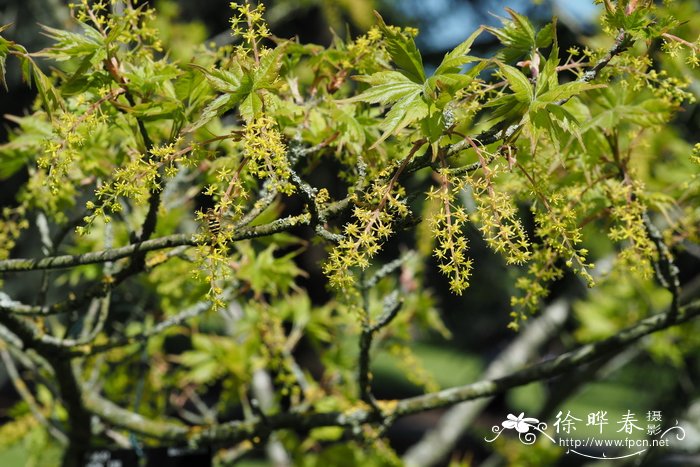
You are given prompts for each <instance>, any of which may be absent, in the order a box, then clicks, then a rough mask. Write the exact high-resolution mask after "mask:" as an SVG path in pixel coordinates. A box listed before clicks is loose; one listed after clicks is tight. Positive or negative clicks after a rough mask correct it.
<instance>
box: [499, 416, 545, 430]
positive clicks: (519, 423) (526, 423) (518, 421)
mask: <svg viewBox="0 0 700 467" xmlns="http://www.w3.org/2000/svg"><path fill="white" fill-rule="evenodd" d="M524 415H525V412H520V415H518V416H517V417H516V416H515V415H513V414H508V417H507V418H508V420H505V421H504V422H503V423H501V425H503V428H506V429H508V430H512V429H513V428H515V429H516V430H517V431H518V433H527V432H528V431H530V427H532V426H537V424H538V423H539V422H540V421H539V420H537V419H536V418H530V417H524Z"/></svg>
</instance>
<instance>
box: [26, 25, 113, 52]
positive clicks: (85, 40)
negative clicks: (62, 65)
mask: <svg viewBox="0 0 700 467" xmlns="http://www.w3.org/2000/svg"><path fill="white" fill-rule="evenodd" d="M80 26H81V27H82V28H83V34H78V33H74V32H69V31H63V30H61V29H54V28H51V27H49V26H44V25H42V26H41V28H42V29H43V30H44V34H45V35H47V36H48V37H50V38H51V39H53V40H54V41H55V42H56V43H55V44H54V45H52V46H51V47H48V48H46V49H44V50H42V51H41V52H39V53H37V54H35V55H38V56H46V57H51V58H53V59H54V60H57V61H61V60H70V59H73V58H80V59H82V58H85V57H92V56H95V55H97V56H98V57H97V58H96V60H98V61H102V60H104V59H105V58H107V47H106V46H105V42H104V38H103V37H102V35H101V34H100V32H99V31H97V30H96V29H94V28H93V27H91V26H89V25H87V24H85V23H80Z"/></svg>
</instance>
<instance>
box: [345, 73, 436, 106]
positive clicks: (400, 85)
mask: <svg viewBox="0 0 700 467" xmlns="http://www.w3.org/2000/svg"><path fill="white" fill-rule="evenodd" d="M355 79H356V80H358V81H362V82H365V83H367V84H369V85H370V86H371V87H370V88H369V89H367V90H366V91H363V92H362V93H360V94H358V95H357V96H354V97H351V98H349V99H343V100H339V101H338V102H340V103H345V102H368V103H370V104H383V105H387V104H390V103H392V102H396V101H397V100H399V99H401V98H402V97H405V96H406V95H408V94H413V93H415V92H420V91H422V90H423V86H422V83H421V84H417V83H414V82H413V81H411V80H410V79H408V78H407V77H406V76H405V75H403V74H401V73H399V72H398V71H380V72H378V73H374V74H372V75H369V76H356V77H355Z"/></svg>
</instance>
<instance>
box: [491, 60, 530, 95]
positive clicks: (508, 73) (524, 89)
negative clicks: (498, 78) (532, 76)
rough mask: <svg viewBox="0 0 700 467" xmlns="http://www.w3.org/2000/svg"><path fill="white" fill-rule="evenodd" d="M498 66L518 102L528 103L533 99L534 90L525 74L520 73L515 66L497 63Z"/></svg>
mask: <svg viewBox="0 0 700 467" xmlns="http://www.w3.org/2000/svg"><path fill="white" fill-rule="evenodd" d="M498 67H499V69H500V71H501V73H502V74H503V77H504V78H505V79H506V80H507V81H508V84H509V85H510V88H511V89H512V90H513V95H514V96H515V98H516V99H517V100H518V101H519V102H526V103H530V102H532V101H533V100H534V99H535V91H534V89H533V87H532V83H530V80H528V79H527V76H525V75H524V74H522V73H521V72H520V70H518V69H517V68H515V67H512V66H510V65H506V64H504V63H501V64H499V66H498Z"/></svg>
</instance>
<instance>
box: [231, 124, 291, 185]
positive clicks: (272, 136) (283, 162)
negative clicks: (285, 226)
mask: <svg viewBox="0 0 700 467" xmlns="http://www.w3.org/2000/svg"><path fill="white" fill-rule="evenodd" d="M243 151H244V154H245V156H246V158H248V161H249V162H248V170H249V171H250V173H251V174H252V175H254V176H255V177H257V178H258V179H261V180H266V179H267V180H270V181H271V182H272V188H273V189H275V190H277V191H279V192H280V193H284V194H286V195H291V194H292V193H294V190H295V187H294V185H293V184H292V183H291V182H290V180H289V179H290V177H291V169H290V167H289V161H288V160H287V147H286V146H285V144H284V142H283V141H282V134H281V133H280V132H279V130H278V129H277V125H276V124H275V121H274V120H273V119H272V118H270V117H268V116H266V115H263V116H262V117H260V118H257V119H255V120H251V121H250V122H248V124H247V125H246V127H245V131H244V133H243Z"/></svg>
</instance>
